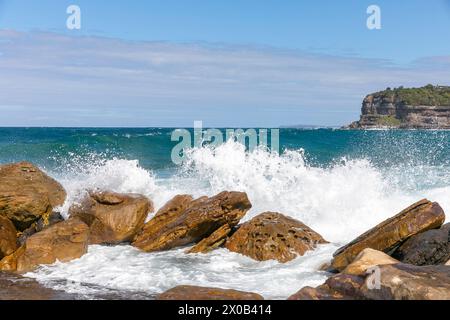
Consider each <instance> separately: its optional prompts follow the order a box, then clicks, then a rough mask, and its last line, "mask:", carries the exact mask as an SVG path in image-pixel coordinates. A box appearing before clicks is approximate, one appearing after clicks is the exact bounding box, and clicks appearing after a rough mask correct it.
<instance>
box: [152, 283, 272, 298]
mask: <svg viewBox="0 0 450 320" xmlns="http://www.w3.org/2000/svg"><path fill="white" fill-rule="evenodd" d="M156 300H264V298H263V297H262V296H260V295H259V294H257V293H252V292H243V291H237V290H228V289H219V288H204V287H196V286H178V287H175V288H173V289H170V290H168V291H166V292H164V293H162V294H160V295H158V296H157V297H156Z"/></svg>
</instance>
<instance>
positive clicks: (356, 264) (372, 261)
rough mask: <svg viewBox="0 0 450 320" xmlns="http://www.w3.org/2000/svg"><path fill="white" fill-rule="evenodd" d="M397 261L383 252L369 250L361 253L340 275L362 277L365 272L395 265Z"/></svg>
mask: <svg viewBox="0 0 450 320" xmlns="http://www.w3.org/2000/svg"><path fill="white" fill-rule="evenodd" d="M396 263H399V261H398V260H396V259H394V258H392V257H391V256H389V255H387V254H386V253H384V252H381V251H378V250H373V249H370V248H367V249H364V250H363V251H361V252H360V253H359V254H358V255H357V256H356V258H355V260H354V261H353V262H352V263H350V264H349V265H348V266H347V267H346V268H345V269H344V271H342V273H345V274H353V275H364V274H366V272H367V270H369V269H371V268H373V267H375V266H380V265H385V264H396Z"/></svg>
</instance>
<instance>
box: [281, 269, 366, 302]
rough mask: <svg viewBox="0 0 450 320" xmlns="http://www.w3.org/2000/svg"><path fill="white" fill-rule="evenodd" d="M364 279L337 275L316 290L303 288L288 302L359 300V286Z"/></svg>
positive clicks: (360, 297)
mask: <svg viewBox="0 0 450 320" xmlns="http://www.w3.org/2000/svg"><path fill="white" fill-rule="evenodd" d="M363 284H364V278H362V277H358V276H353V275H347V274H338V275H335V276H332V277H330V278H328V279H327V281H326V282H325V283H324V284H322V285H320V286H318V287H317V288H312V287H304V288H302V289H300V291H298V292H297V293H295V294H293V295H292V296H290V297H289V298H288V300H361V299H363V297H362V296H361V294H360V289H361V286H362V285H363Z"/></svg>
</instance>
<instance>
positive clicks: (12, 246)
mask: <svg viewBox="0 0 450 320" xmlns="http://www.w3.org/2000/svg"><path fill="white" fill-rule="evenodd" d="M16 235H17V230H16V228H15V227H14V224H13V223H12V222H11V221H9V219H7V218H5V217H2V216H0V259H2V258H3V257H5V256H9V255H10V254H12V253H13V252H14V251H16V249H17V237H16Z"/></svg>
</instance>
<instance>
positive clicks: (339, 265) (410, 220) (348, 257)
mask: <svg viewBox="0 0 450 320" xmlns="http://www.w3.org/2000/svg"><path fill="white" fill-rule="evenodd" d="M444 221H445V214H444V211H443V210H442V208H441V207H440V206H439V204H438V203H436V202H433V203H432V202H430V201H428V200H421V201H419V202H417V203H415V204H413V205H412V206H410V207H408V208H406V209H405V210H403V211H402V212H400V213H399V214H397V215H396V216H394V217H392V218H390V219H388V220H386V221H384V222H382V223H380V224H379V225H377V226H376V227H374V228H372V229H370V230H369V231H367V232H366V233H364V234H362V235H361V236H359V237H358V238H356V239H355V240H353V241H352V242H350V243H349V244H347V245H346V246H344V247H342V248H340V249H339V250H337V251H336V252H335V253H334V259H333V261H332V267H333V268H334V269H337V270H339V271H342V270H343V269H345V267H346V266H347V265H348V264H349V263H351V262H352V261H353V260H354V259H355V257H356V256H357V255H358V254H359V253H360V252H361V251H362V250H364V249H366V248H371V249H375V250H379V251H383V252H386V253H389V252H391V251H392V250H393V249H395V248H396V247H397V246H398V245H400V244H401V243H402V242H404V241H405V240H407V239H408V238H410V237H412V236H414V235H416V234H419V233H421V232H425V231H427V230H431V229H435V228H439V227H440V226H441V225H442V224H443V223H444Z"/></svg>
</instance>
